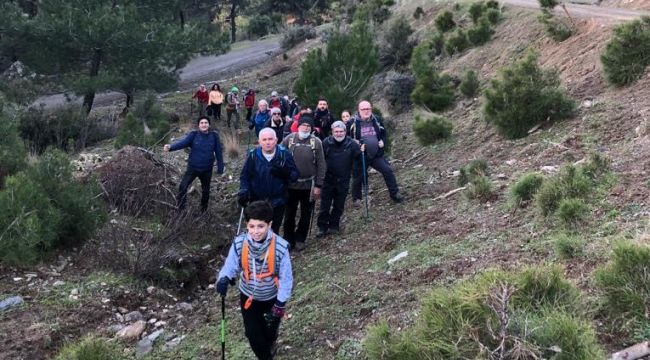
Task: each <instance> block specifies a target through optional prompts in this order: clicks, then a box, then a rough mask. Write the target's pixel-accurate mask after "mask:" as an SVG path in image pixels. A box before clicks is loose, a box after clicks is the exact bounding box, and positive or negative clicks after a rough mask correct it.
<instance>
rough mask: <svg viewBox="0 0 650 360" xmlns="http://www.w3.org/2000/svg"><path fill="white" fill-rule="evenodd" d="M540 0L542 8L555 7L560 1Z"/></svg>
mask: <svg viewBox="0 0 650 360" xmlns="http://www.w3.org/2000/svg"><path fill="white" fill-rule="evenodd" d="M537 1H538V2H539V6H540V7H541V8H542V9H549V10H550V9H553V8H554V7H556V6H557V5H558V4H559V3H558V2H557V0H537Z"/></svg>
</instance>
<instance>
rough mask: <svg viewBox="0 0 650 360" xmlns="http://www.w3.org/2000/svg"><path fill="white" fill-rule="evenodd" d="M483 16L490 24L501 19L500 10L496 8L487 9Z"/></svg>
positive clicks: (496, 22)
mask: <svg viewBox="0 0 650 360" xmlns="http://www.w3.org/2000/svg"><path fill="white" fill-rule="evenodd" d="M484 17H485V18H486V19H487V20H488V21H489V22H490V24H492V25H496V24H498V23H499V21H501V11H499V10H497V9H487V10H486V11H485V15H484Z"/></svg>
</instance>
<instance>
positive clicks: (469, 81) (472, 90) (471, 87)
mask: <svg viewBox="0 0 650 360" xmlns="http://www.w3.org/2000/svg"><path fill="white" fill-rule="evenodd" d="M459 89H460V92H461V93H462V94H463V95H465V96H466V97H468V98H473V97H475V96H476V95H478V94H479V93H480V91H481V83H480V82H479V81H478V76H476V72H475V71H474V70H467V71H466V72H465V75H464V76H463V79H462V80H461V81H460V86H459Z"/></svg>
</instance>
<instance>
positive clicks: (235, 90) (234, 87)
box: [230, 86, 239, 93]
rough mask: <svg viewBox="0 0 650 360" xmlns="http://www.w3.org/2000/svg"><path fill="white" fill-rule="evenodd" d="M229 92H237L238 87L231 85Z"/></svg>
mask: <svg viewBox="0 0 650 360" xmlns="http://www.w3.org/2000/svg"><path fill="white" fill-rule="evenodd" d="M230 92H234V93H236V92H239V89H237V87H236V86H233V87H232V89H230Z"/></svg>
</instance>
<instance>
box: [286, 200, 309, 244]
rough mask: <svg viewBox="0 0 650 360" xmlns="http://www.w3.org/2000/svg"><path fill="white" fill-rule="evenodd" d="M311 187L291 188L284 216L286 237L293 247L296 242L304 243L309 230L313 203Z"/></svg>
mask: <svg viewBox="0 0 650 360" xmlns="http://www.w3.org/2000/svg"><path fill="white" fill-rule="evenodd" d="M310 194H311V190H310V189H305V190H296V189H289V196H288V198H287V211H286V213H285V217H284V239H285V240H287V241H288V242H289V245H291V247H292V248H293V247H294V246H296V242H301V243H304V242H305V239H307V233H308V232H309V221H310V220H311V211H312V203H311V202H310V201H309V197H310V196H309V195H310ZM298 205H300V220H299V221H298V228H296V213H297V212H298Z"/></svg>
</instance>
